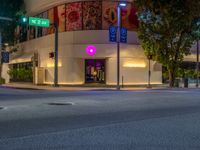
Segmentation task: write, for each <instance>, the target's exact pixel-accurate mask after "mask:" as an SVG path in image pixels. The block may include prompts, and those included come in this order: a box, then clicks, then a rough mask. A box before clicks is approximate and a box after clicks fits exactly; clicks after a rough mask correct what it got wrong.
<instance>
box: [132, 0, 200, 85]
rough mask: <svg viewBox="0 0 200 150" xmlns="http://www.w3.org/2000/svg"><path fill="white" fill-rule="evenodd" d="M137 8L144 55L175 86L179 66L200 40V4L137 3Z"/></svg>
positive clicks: (195, 0)
mask: <svg viewBox="0 0 200 150" xmlns="http://www.w3.org/2000/svg"><path fill="white" fill-rule="evenodd" d="M135 4H136V5H137V6H138V18H139V20H140V27H139V29H138V37H139V39H140V41H141V45H142V47H143V49H144V51H145V54H146V55H149V54H151V55H153V60H155V61H158V62H160V63H161V64H162V65H163V66H165V67H167V69H168V71H169V74H170V82H171V83H170V86H173V84H174V80H175V77H176V75H177V73H178V72H177V69H178V67H179V64H180V63H181V62H182V61H183V58H184V56H185V55H189V54H190V49H191V47H192V45H193V43H194V41H195V40H197V39H198V38H199V37H200V34H198V31H199V28H200V26H199V25H198V23H197V21H198V19H197V18H198V17H199V16H200V9H199V8H200V1H199V0H192V1H190V0H158V1H155V0H135Z"/></svg>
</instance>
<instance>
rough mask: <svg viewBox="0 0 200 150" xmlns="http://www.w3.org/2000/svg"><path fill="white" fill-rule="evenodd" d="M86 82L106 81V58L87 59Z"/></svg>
mask: <svg viewBox="0 0 200 150" xmlns="http://www.w3.org/2000/svg"><path fill="white" fill-rule="evenodd" d="M85 82H86V83H105V59H87V60H85Z"/></svg>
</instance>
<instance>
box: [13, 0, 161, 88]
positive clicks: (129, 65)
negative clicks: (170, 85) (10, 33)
mask: <svg viewBox="0 0 200 150" xmlns="http://www.w3.org/2000/svg"><path fill="white" fill-rule="evenodd" d="M36 1H37V0H36ZM25 3H26V7H27V12H28V14H27V15H28V16H35V17H40V18H47V19H49V20H50V21H51V23H53V22H54V21H55V20H57V21H59V50H58V82H59V84H64V85H83V84H89V83H97V84H106V85H116V81H117V45H116V43H111V42H109V37H108V34H109V32H108V29H109V26H110V25H113V26H116V24H117V3H118V2H117V1H107V0H102V1H84V0H82V1H80V0H79V1H74V0H73V1H72V0H67V1H62V0H52V1H51V2H49V1H48V0H41V1H39V2H38V4H37V3H35V1H34V4H37V5H38V6H37V7H36V6H35V5H33V4H32V3H33V0H25ZM41 3H42V5H40V4H41ZM46 6H48V7H46ZM122 11H123V13H122V26H123V27H125V28H127V29H128V37H127V38H128V40H127V43H126V44H121V47H120V79H121V78H122V77H123V79H124V80H123V82H124V84H125V85H135V84H137V85H138V84H147V82H148V71H149V70H148V60H147V58H146V56H145V55H144V52H143V49H142V48H141V46H140V44H139V40H138V38H137V33H136V31H137V27H138V20H137V16H136V8H135V6H134V4H133V3H131V1H129V3H128V5H127V7H126V8H124V9H123V10H122ZM24 28H26V29H24ZM25 31H26V32H25ZM19 34H20V35H21V36H22V37H27V39H23V42H22V41H21V43H19V44H18V46H19V51H17V52H16V54H15V55H19V56H20V55H23V54H24V53H32V54H34V53H37V60H38V65H37V67H35V69H34V76H35V77H36V78H40V79H42V80H41V83H43V84H53V81H54V59H52V58H50V57H49V54H50V53H52V52H53V51H54V42H55V41H54V30H53V27H50V28H35V27H19V28H18V29H17V30H16V35H18V36H20V35H19ZM24 34H25V35H24ZM89 45H92V46H94V47H95V48H96V53H95V54H94V55H92V56H90V55H88V54H87V52H86V49H87V47H88V46H89ZM15 60H16V58H15V57H13V56H11V61H12V62H15ZM155 66H157V63H156V62H151V71H152V78H151V83H152V84H162V67H161V66H159V67H157V69H155ZM38 70H39V71H40V72H41V73H37V71H38ZM33 80H34V81H35V80H36V79H33ZM120 84H122V80H120Z"/></svg>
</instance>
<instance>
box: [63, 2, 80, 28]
mask: <svg viewBox="0 0 200 150" xmlns="http://www.w3.org/2000/svg"><path fill="white" fill-rule="evenodd" d="M66 30H67V31H74V30H82V3H81V2H76V3H69V4H67V5H66Z"/></svg>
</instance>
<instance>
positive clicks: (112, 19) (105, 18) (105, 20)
mask: <svg viewBox="0 0 200 150" xmlns="http://www.w3.org/2000/svg"><path fill="white" fill-rule="evenodd" d="M102 8H103V10H102V28H103V29H104V30H108V29H109V27H110V25H114V26H116V25H117V3H116V2H107V1H103V4H102Z"/></svg>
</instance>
